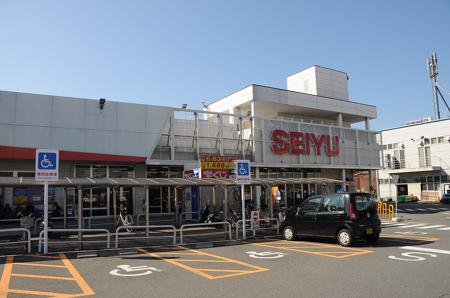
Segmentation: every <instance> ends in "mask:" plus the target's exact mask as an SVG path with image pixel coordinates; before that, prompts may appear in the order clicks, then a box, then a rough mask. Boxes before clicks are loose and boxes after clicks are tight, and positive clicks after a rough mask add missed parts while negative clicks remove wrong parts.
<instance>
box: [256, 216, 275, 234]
mask: <svg viewBox="0 0 450 298" xmlns="http://www.w3.org/2000/svg"><path fill="white" fill-rule="evenodd" d="M257 222H258V226H259V228H258V229H257V230H273V222H275V223H276V228H277V235H279V234H280V221H279V220H278V218H274V217H272V218H271V217H266V218H260V219H258V220H257ZM261 222H265V223H268V224H270V227H265V226H261ZM252 228H253V227H252Z"/></svg>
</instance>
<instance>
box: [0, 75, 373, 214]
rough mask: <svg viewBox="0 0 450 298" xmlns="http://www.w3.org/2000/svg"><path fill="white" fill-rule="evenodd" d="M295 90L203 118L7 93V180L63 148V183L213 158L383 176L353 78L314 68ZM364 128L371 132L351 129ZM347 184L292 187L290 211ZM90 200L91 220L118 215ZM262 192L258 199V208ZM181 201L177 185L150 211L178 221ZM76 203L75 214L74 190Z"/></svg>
mask: <svg viewBox="0 0 450 298" xmlns="http://www.w3.org/2000/svg"><path fill="white" fill-rule="evenodd" d="M287 85H288V89H278V88H272V87H267V86H260V85H250V86H248V87H246V88H243V89H241V90H239V91H237V92H235V93H233V94H231V95H229V96H227V97H224V98H222V99H220V100H218V101H215V102H213V103H211V104H209V105H207V106H205V108H204V110H192V109H189V108H187V107H184V108H172V107H164V106H155V105H143V104H133V103H124V102H115V101H110V100H106V101H103V104H101V102H99V100H95V99H82V98H68V97H59V96H51V95H37V94H27V93H19V92H6V91H0V136H1V137H0V176H3V177H5V176H6V177H8V176H17V177H34V152H35V150H36V148H54V149H59V150H60V159H61V162H60V176H61V177H68V178H70V177H90V178H102V177H105V178H111V179H113V178H115V177H116V178H117V177H125V178H130V179H133V178H149V179H151V178H152V177H161V178H175V177H177V178H179V177H183V175H185V172H186V171H188V170H192V169H196V168H201V167H202V161H204V160H205V156H206V157H210V158H212V159H214V158H217V157H222V158H229V159H231V160H232V159H237V158H240V159H248V160H250V161H251V163H252V175H253V176H254V177H261V178H264V177H267V178H278V177H280V178H301V177H323V178H332V179H339V180H342V181H343V183H342V184H345V185H347V187H348V185H349V180H351V176H352V171H354V170H358V171H360V170H377V169H380V158H379V152H380V151H379V145H378V143H377V142H376V132H374V131H371V130H370V120H371V119H374V118H376V115H377V114H376V107H375V106H371V105H367V104H362V103H357V102H353V101H350V100H349V98H348V77H347V74H346V73H344V72H341V71H336V70H332V69H328V68H324V67H319V66H313V67H311V68H308V69H306V70H304V71H302V72H300V73H297V74H294V75H292V76H290V77H289V78H288V79H287ZM359 122H364V123H365V129H355V128H352V125H353V124H355V123H359ZM212 167H213V168H214V164H213V166H212ZM209 174H211V175H219V176H227V175H228V174H229V172H227V171H223V169H222V170H221V171H219V169H213V170H211V171H209ZM345 185H306V186H303V185H302V186H301V187H299V186H297V188H296V187H295V186H294V185H292V186H285V189H284V197H285V201H284V205H290V204H293V201H294V200H295V199H299V197H304V196H309V195H314V194H318V193H321V192H334V191H336V190H337V188H339V187H346V186H345ZM0 190H1V192H0V196H1V199H2V204H3V205H5V204H9V205H10V206H14V205H23V204H28V203H30V202H31V203H33V202H34V203H35V205H37V206H38V208H39V206H40V204H41V203H42V200H40V198H39V197H40V193H39V192H40V190H33V189H21V188H19V187H18V188H11V187H3V188H1V186H0ZM84 192H85V193H84V194H83V204H84V205H83V212H85V216H96V215H109V214H111V208H112V204H111V190H110V189H109V188H92V189H86V190H85V191H84ZM218 192H219V190H218ZM260 192H261V189H260V188H258V189H256V191H254V192H252V193H251V194H250V196H251V197H252V198H254V199H255V200H256V201H257V204H258V205H259V203H260V202H259V198H260V197H261V195H260ZM202 193H203V191H202V190H200V191H199V195H198V197H201V194H202ZM173 194H174V190H173V189H171V188H170V187H169V188H166V187H160V188H157V189H153V190H151V193H150V206H149V208H150V212H152V213H172V212H173V211H174V209H175V206H174V200H173ZM121 196H123V197H126V199H127V200H128V201H129V204H130V205H131V207H130V210H133V213H134V214H139V213H143V212H142V208H143V205H142V204H143V198H144V191H143V190H142V189H138V188H127V189H121ZM204 196H207V195H204ZM217 196H218V198H220V194H217ZM54 197H55V200H59V198H60V197H61V194H60V193H59V190H57V189H56V190H55V193H54ZM194 197H195V198H194ZM196 198H197V195H195V196H194V194H190V195H189V196H187V199H189V200H192V202H189V203H187V204H185V206H184V207H185V208H187V209H189V210H198V208H199V204H200V205H201V203H199V202H193V200H195V199H196ZM68 199H69V201H70V202H69V203H68V204H69V209H70V205H73V206H72V207H73V210H76V208H75V205H76V204H77V202H76V200H75V192H73V193H69V194H68ZM34 203H33V204H34Z"/></svg>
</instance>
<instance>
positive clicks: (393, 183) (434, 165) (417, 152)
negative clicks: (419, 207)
mask: <svg viewBox="0 0 450 298" xmlns="http://www.w3.org/2000/svg"><path fill="white" fill-rule="evenodd" d="M379 140H380V143H382V149H383V150H382V154H383V157H384V158H383V160H382V163H383V168H384V169H383V170H381V171H379V172H378V181H379V194H380V196H381V197H382V198H388V197H392V198H396V197H397V196H401V195H408V196H416V197H417V198H418V199H420V200H427V201H437V200H438V199H439V198H440V197H442V194H443V193H444V191H446V189H445V188H446V187H447V186H446V185H448V183H449V175H450V167H449V165H450V119H442V120H436V121H431V118H425V119H422V120H421V121H410V122H408V123H407V125H406V126H403V127H399V128H393V129H387V130H383V131H381V132H380V137H379Z"/></svg>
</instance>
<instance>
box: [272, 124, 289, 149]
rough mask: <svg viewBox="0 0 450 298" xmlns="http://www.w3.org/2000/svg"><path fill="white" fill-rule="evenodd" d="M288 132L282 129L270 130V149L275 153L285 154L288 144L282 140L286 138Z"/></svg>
mask: <svg viewBox="0 0 450 298" xmlns="http://www.w3.org/2000/svg"><path fill="white" fill-rule="evenodd" d="M287 137H288V134H287V132H285V131H284V130H281V129H275V130H274V131H273V132H272V140H273V142H274V144H273V145H272V151H273V152H274V153H275V154H285V153H288V151H289V144H288V142H286V141H285V140H284V138H287Z"/></svg>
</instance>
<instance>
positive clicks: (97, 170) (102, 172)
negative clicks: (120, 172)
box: [92, 165, 106, 178]
mask: <svg viewBox="0 0 450 298" xmlns="http://www.w3.org/2000/svg"><path fill="white" fill-rule="evenodd" d="M105 177H106V166H103V165H93V166H92V178H105Z"/></svg>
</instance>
